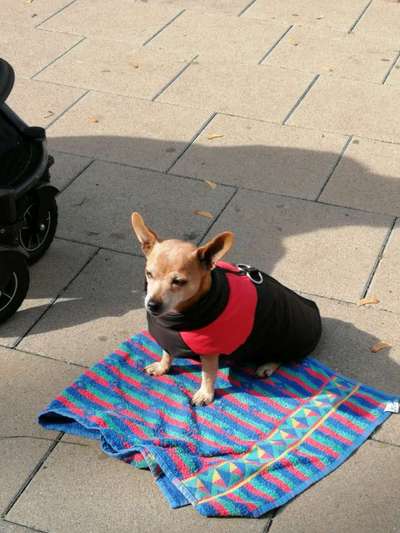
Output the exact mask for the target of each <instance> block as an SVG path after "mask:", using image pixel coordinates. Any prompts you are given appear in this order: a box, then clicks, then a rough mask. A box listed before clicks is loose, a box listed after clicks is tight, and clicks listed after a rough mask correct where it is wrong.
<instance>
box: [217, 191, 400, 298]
mask: <svg viewBox="0 0 400 533" xmlns="http://www.w3.org/2000/svg"><path fill="white" fill-rule="evenodd" d="M391 221H392V219H391V218H389V217H386V216H383V215H377V214H370V213H364V212H361V211H353V210H348V209H344V208H337V207H331V206H326V205H321V204H316V203H314V202H307V201H304V200H298V199H291V198H288V197H282V196H277V195H270V194H267V193H261V192H254V191H244V190H241V191H239V193H238V194H237V195H236V196H235V197H234V198H233V200H232V201H231V203H230V204H229V206H228V207H227V208H226V210H225V211H224V213H223V214H222V216H221V217H220V218H219V219H218V221H217V222H216V224H215V225H214V226H213V228H212V232H210V234H209V235H207V239H208V238H209V237H211V236H214V235H215V234H216V233H218V232H220V231H223V230H232V231H234V232H235V234H236V245H235V246H234V248H233V250H232V251H231V252H230V255H229V257H230V258H231V259H232V260H234V261H237V262H240V263H247V264H253V265H255V266H257V267H258V268H261V269H263V270H265V272H267V273H270V274H272V275H273V276H274V277H277V278H278V280H280V281H281V282H282V283H284V284H287V285H288V286H289V287H291V288H293V289H297V290H303V291H305V292H310V293H314V294H320V295H322V296H328V297H333V298H337V299H343V300H347V301H358V299H359V298H360V294H361V293H362V291H363V288H364V285H365V283H366V281H367V279H368V276H369V274H370V272H371V270H372V268H373V266H374V263H375V259H376V257H377V254H378V253H379V250H380V248H381V246H382V244H383V242H384V239H385V236H386V234H387V231H388V227H390V223H391Z"/></svg>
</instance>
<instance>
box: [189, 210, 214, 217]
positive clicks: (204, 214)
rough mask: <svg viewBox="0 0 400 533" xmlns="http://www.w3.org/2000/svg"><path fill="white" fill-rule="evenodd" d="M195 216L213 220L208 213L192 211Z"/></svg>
mask: <svg viewBox="0 0 400 533" xmlns="http://www.w3.org/2000/svg"><path fill="white" fill-rule="evenodd" d="M193 213H194V214H195V215H199V216H200V217H205V218H214V217H213V215H212V214H211V213H210V212H209V211H193Z"/></svg>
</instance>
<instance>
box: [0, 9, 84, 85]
mask: <svg viewBox="0 0 400 533" xmlns="http://www.w3.org/2000/svg"><path fill="white" fill-rule="evenodd" d="M3 20H4V19H3ZM3 20H2V22H1V23H0V47H1V56H2V58H4V59H6V60H7V61H8V62H9V63H10V64H11V65H12V66H13V68H14V70H15V72H16V75H17V76H23V77H27V78H30V77H31V76H33V75H34V74H36V73H37V72H38V71H39V70H41V69H42V68H44V67H45V66H46V65H48V64H49V63H50V62H51V61H54V59H56V58H57V57H58V56H60V55H61V54H63V53H65V52H66V51H67V50H68V49H69V48H71V47H72V46H74V45H75V44H76V43H77V42H78V41H79V38H78V37H76V36H74V35H67V34H54V33H51V32H47V31H46V32H43V31H41V30H35V29H32V28H23V27H22V28H21V26H19V25H18V26H17V25H16V24H15V21H14V19H13V17H10V19H9V21H10V23H7V22H4V21H3ZM11 22H12V24H11Z"/></svg>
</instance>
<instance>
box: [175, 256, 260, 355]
mask: <svg viewBox="0 0 400 533" xmlns="http://www.w3.org/2000/svg"><path fill="white" fill-rule="evenodd" d="M217 266H219V267H221V268H223V269H225V270H226V271H230V272H239V269H238V268H237V267H236V265H232V264H231V263H225V262H224V261H219V262H218V263H217ZM226 276H227V279H228V283H229V300H228V303H227V305H226V307H225V309H224V310H223V312H222V313H221V314H220V315H219V316H218V317H217V318H216V319H215V320H214V321H213V322H211V324H208V325H207V326H205V327H203V328H199V329H196V330H192V331H181V332H180V334H181V337H182V339H183V341H184V342H185V343H186V345H187V346H188V347H189V348H190V349H191V350H192V351H193V353H196V354H198V355H217V354H230V353H232V352H234V351H235V350H237V349H238V348H239V347H240V346H241V345H242V344H244V343H245V342H246V340H247V338H248V337H249V335H250V333H251V332H252V329H253V325H254V317H255V312H256V306H257V290H256V287H255V285H254V284H253V283H252V281H251V280H250V279H249V278H248V277H247V276H245V275H244V276H238V275H237V274H233V273H232V274H230V273H229V272H227V274H226Z"/></svg>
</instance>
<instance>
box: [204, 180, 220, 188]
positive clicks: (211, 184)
mask: <svg viewBox="0 0 400 533" xmlns="http://www.w3.org/2000/svg"><path fill="white" fill-rule="evenodd" d="M204 181H205V182H206V183H207V185H208V186H209V187H210V188H211V189H215V188H216V186H217V184H216V183H214V182H213V181H210V180H204Z"/></svg>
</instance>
